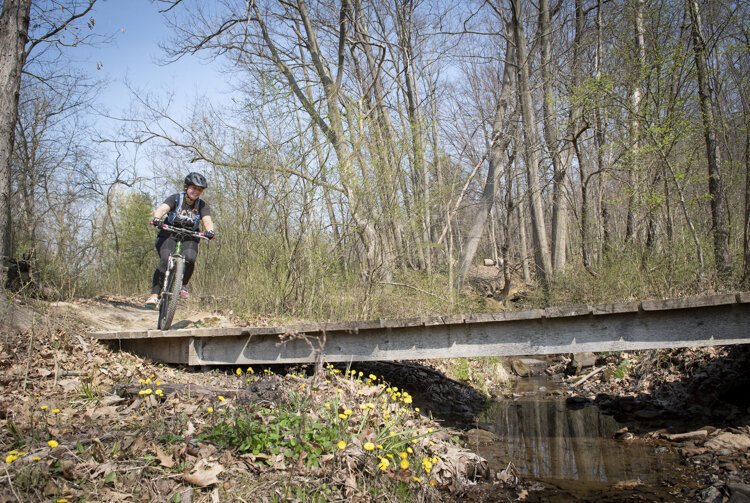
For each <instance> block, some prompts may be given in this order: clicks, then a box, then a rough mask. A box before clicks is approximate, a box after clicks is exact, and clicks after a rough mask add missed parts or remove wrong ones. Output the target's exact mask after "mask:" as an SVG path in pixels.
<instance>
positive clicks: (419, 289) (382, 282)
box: [378, 281, 448, 302]
mask: <svg viewBox="0 0 750 503" xmlns="http://www.w3.org/2000/svg"><path fill="white" fill-rule="evenodd" d="M378 284H379V285H393V286H403V287H406V288H411V289H412V290H416V291H418V292H422V293H424V294H427V295H430V296H432V297H435V298H436V299H440V300H442V301H443V302H448V299H445V298H443V297H441V296H439V295H435V294H434V293H432V292H428V291H427V290H422V289H421V288H417V287H416V286H411V285H407V284H406V283H394V282H392V281H378Z"/></svg>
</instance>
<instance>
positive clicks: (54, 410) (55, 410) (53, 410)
mask: <svg viewBox="0 0 750 503" xmlns="http://www.w3.org/2000/svg"><path fill="white" fill-rule="evenodd" d="M52 413H53V414H59V413H60V409H52Z"/></svg>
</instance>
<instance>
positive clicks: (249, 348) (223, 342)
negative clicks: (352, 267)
mask: <svg viewBox="0 0 750 503" xmlns="http://www.w3.org/2000/svg"><path fill="white" fill-rule="evenodd" d="M90 335H91V336H92V337H93V338H96V339H99V340H102V341H111V343H112V344H114V345H116V346H119V348H121V349H123V350H127V351H131V352H133V353H136V354H138V355H140V356H145V357H150V358H152V359H155V360H159V361H163V362H168V363H179V364H187V365H252V364H269V363H300V362H313V361H315V360H316V359H317V358H318V357H320V358H321V359H322V360H324V361H328V362H348V361H379V360H380V361H386V360H420V359H433V358H460V357H479V356H512V355H519V356H520V355H544V354H560V353H580V352H585V351H591V352H604V351H633V350H642V349H658V348H675V347H692V346H714V345H729V344H747V343H750V293H747V292H746V293H737V294H723V295H713V296H707V297H689V298H681V299H668V300H648V301H642V302H631V303H619V304H599V305H594V306H574V307H562V308H555V307H552V308H546V309H531V310H527V311H515V312H504V313H492V314H473V315H467V316H437V317H422V318H408V319H394V320H374V321H353V322H334V323H314V324H298V325H290V326H279V327H231V328H193V329H182V330H167V331H161V330H142V331H128V332H106V333H105V332H98V333H92V334H90Z"/></svg>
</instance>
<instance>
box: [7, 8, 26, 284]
mask: <svg viewBox="0 0 750 503" xmlns="http://www.w3.org/2000/svg"><path fill="white" fill-rule="evenodd" d="M2 9H3V10H2V13H0V235H1V236H2V240H3V248H2V252H3V255H4V256H6V257H12V256H13V232H12V228H13V223H12V220H11V206H12V204H11V201H10V195H11V192H12V187H11V159H12V156H13V143H14V139H15V128H16V122H17V120H18V97H19V95H20V92H21V70H22V69H23V65H24V63H25V61H26V52H25V51H24V47H25V46H26V42H27V41H28V31H29V19H30V11H31V0H5V1H4V2H3V7H2ZM3 284H4V282H3Z"/></svg>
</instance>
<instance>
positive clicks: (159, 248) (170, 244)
mask: <svg viewBox="0 0 750 503" xmlns="http://www.w3.org/2000/svg"><path fill="white" fill-rule="evenodd" d="M176 247H177V243H176V242H175V240H174V239H172V238H171V237H168V236H162V237H158V238H156V253H158V254H159V265H158V267H157V268H156V270H154V275H153V277H152V278H151V293H152V294H157V295H158V294H159V293H161V288H162V286H164V275H165V274H166V272H167V266H168V265H169V256H170V255H171V254H172V252H174V250H175V248H176Z"/></svg>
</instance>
